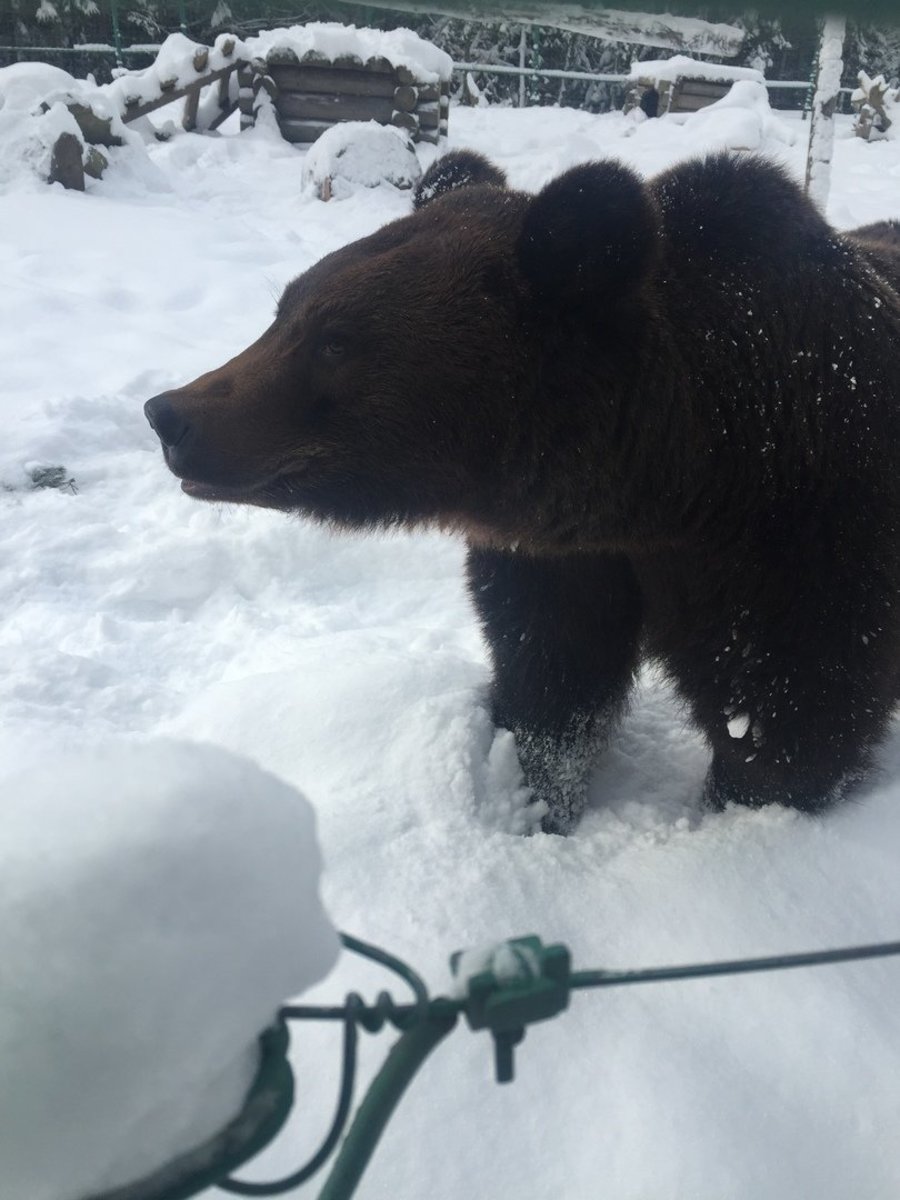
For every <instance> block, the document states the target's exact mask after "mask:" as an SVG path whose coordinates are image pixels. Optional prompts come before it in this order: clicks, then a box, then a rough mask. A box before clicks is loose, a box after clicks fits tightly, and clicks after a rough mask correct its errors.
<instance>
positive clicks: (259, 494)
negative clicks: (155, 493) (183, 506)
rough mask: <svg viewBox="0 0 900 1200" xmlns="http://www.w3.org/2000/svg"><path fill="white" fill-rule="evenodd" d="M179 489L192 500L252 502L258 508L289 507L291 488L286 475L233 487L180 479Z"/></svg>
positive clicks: (232, 502)
mask: <svg viewBox="0 0 900 1200" xmlns="http://www.w3.org/2000/svg"><path fill="white" fill-rule="evenodd" d="M181 490H182V491H183V492H184V493H185V495H186V496H190V497H191V499H192V500H206V501H208V502H210V503H219V504H252V505H255V506H256V507H258V508H285V507H290V501H291V498H292V495H293V488H292V485H291V482H290V480H289V479H288V478H287V477H286V476H283V475H282V476H278V477H276V478H275V479H270V480H268V481H267V482H266V483H260V484H255V485H253V486H251V487H246V486H245V487H234V486H228V485H226V484H219V483H204V482H203V481H202V480H199V479H182V480H181Z"/></svg>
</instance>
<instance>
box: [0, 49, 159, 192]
mask: <svg viewBox="0 0 900 1200" xmlns="http://www.w3.org/2000/svg"><path fill="white" fill-rule="evenodd" d="M109 86H114V85H109ZM70 104H78V105H81V106H83V107H85V108H89V109H91V110H92V111H93V112H94V114H95V115H96V116H97V117H99V118H101V119H102V120H108V121H109V122H110V133H111V134H112V135H113V136H114V137H115V138H116V139H117V140H118V141H119V142H123V143H128V144H129V146H131V147H134V146H138V147H140V138H138V137H137V136H136V135H135V134H133V133H130V132H129V131H128V129H127V128H126V126H125V125H124V123H123V122H122V120H121V118H120V108H119V103H118V100H117V98H116V96H115V94H113V93H111V92H109V90H108V89H107V88H98V87H96V86H95V84H94V83H93V80H84V79H76V78H75V77H74V76H72V75H69V74H68V73H67V72H66V71H63V70H62V69H61V68H59V67H52V66H48V65H47V64H46V63H14V64H13V65H12V66H9V67H0V184H6V185H9V184H10V183H12V182H18V183H21V182H23V181H26V180H33V179H35V178H39V179H46V178H47V177H48V175H49V173H50V159H51V155H52V152H53V146H54V144H55V143H56V140H57V139H58V138H59V137H60V135H61V134H63V133H69V134H72V136H73V137H74V138H75V139H76V140H77V141H78V143H79V144H80V146H81V150H82V157H83V158H85V157H86V155H87V152H88V151H87V147H86V146H85V139H84V135H83V134H82V132H81V129H80V127H79V125H78V122H77V121H76V120H75V118H74V116H73V115H72V113H71V112H70V111H69V105H70ZM140 152H141V151H139V153H140Z"/></svg>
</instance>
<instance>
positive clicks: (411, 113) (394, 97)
mask: <svg viewBox="0 0 900 1200" xmlns="http://www.w3.org/2000/svg"><path fill="white" fill-rule="evenodd" d="M238 78H239V82H240V107H241V128H245V127H247V126H249V125H251V124H252V123H253V119H254V113H255V110H256V108H257V107H258V101H257V96H258V93H259V89H260V87H265V88H266V90H267V91H268V92H269V93H270V94H271V95H272V96H273V99H274V103H275V113H276V116H277V119H278V126H279V128H280V130H281V133H282V136H283V137H284V138H285V139H286V140H287V141H289V142H296V143H309V142H314V141H315V140H316V138H318V137H319V136H320V134H322V133H324V132H325V130H326V129H329V128H331V126H332V125H336V124H338V123H339V122H341V121H378V122H379V124H381V125H396V126H397V127H398V128H400V129H405V130H406V131H407V132H408V133H409V134H410V136H411V137H412V140H413V141H422V142H433V143H437V142H438V140H439V139H440V138H441V137H446V136H447V119H448V116H449V112H450V81H449V80H440V81H433V80H422V79H417V78H416V77H415V75H414V74H413V73H412V72H411V71H409V70H408V69H407V68H406V67H395V66H394V65H393V64H392V63H391V62H389V61H388V59H386V58H382V57H373V58H369V59H366V60H363V59H360V58H355V57H351V56H343V57H340V58H335V59H333V60H331V59H326V58H323V57H322V55H320V54H318V53H316V52H314V51H313V52H311V53H308V54H305V55H303V57H302V58H301V57H298V56H297V54H296V53H294V51H292V50H275V51H272V52H271V53H270V54H269V55H268V57H267V58H266V59H265V60H261V59H256V60H254V61H253V62H252V63H251V64H249V65H247V66H246V67H244V68H243V69H242V71H241V72H240V73H239V76H238Z"/></svg>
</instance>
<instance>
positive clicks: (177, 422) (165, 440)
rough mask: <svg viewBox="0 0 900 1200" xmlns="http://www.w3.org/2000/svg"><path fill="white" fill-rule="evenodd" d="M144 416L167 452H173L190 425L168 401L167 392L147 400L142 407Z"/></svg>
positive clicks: (188, 430)
mask: <svg viewBox="0 0 900 1200" xmlns="http://www.w3.org/2000/svg"><path fill="white" fill-rule="evenodd" d="M144 416H145V417H146V418H147V420H148V421H149V422H150V428H151V429H152V430H153V432H154V433H155V434H156V436H157V437H158V438H159V440H160V441H161V442H162V444H163V446H165V448H166V449H167V450H174V448H175V447H176V446H177V445H178V444H179V443H180V442H182V441H183V440H184V438H185V437H186V436H187V434H188V433H189V432H190V428H191V426H190V423H189V422H188V421H187V420H186V418H185V417H184V416H183V415H182V414H181V413H180V412H179V411H178V409H177V408H176V407H175V405H174V404H173V403H172V401H171V400H170V399H169V393H168V392H163V393H162V394H161V395H159V396H154V397H153V398H152V400H148V401H147V403H146V404H145V405H144Z"/></svg>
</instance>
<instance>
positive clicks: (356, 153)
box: [303, 121, 422, 200]
mask: <svg viewBox="0 0 900 1200" xmlns="http://www.w3.org/2000/svg"><path fill="white" fill-rule="evenodd" d="M421 176H422V167H421V165H420V163H419V160H418V158H417V157H416V151H415V147H414V146H413V144H412V141H411V140H410V138H409V136H408V134H406V133H405V132H404V131H403V130H402V129H396V128H394V126H392V125H379V124H378V122H377V121H344V122H342V123H341V124H339V125H332V127H331V128H330V129H326V130H325V132H324V133H323V134H322V135H321V137H320V138H319V139H318V140H317V141H316V142H314V143H313V145H312V147H311V148H310V150H309V152H308V153H307V155H306V158H305V160H304V164H303V178H304V183H305V184H306V186H312V187H315V189H316V191H317V192H318V194H319V195H320V196H322V198H323V199H329V198H331V199H336V200H343V199H346V198H347V197H348V196H351V195H352V194H353V193H354V191H356V189H357V188H359V187H366V188H372V187H378V185H379V184H381V183H390V184H393V186H394V187H397V188H411V187H414V186H415V184H416V183H417V182H418V180H419V179H420V178H421Z"/></svg>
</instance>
